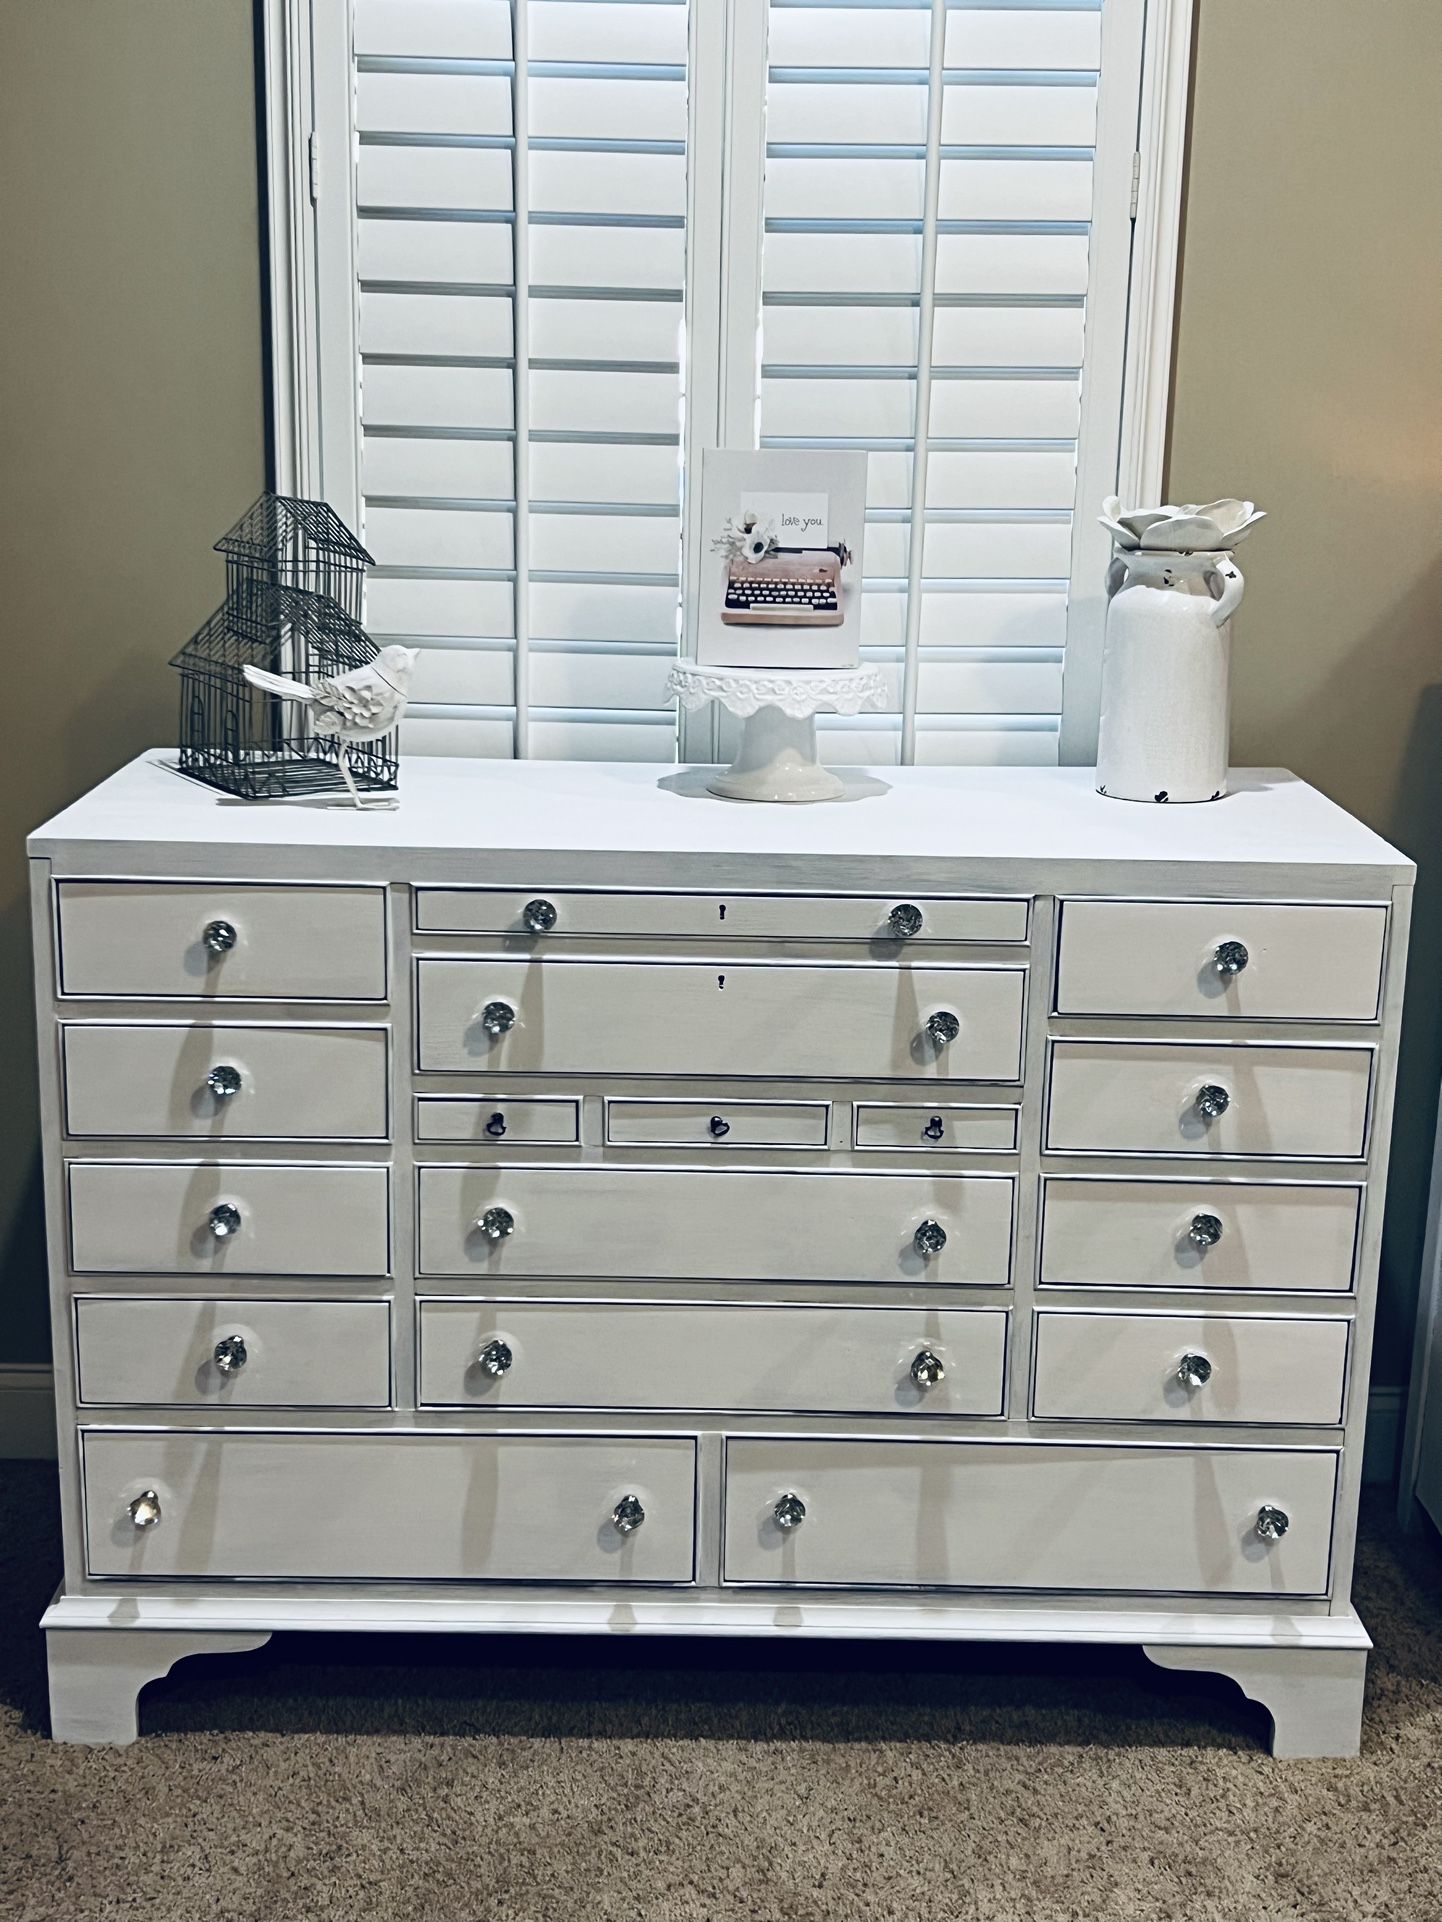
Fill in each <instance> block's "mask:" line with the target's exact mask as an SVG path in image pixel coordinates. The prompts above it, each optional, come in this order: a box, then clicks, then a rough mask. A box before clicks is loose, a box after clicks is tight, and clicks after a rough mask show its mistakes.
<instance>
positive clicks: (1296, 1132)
mask: <svg viewBox="0 0 1442 1922" xmlns="http://www.w3.org/2000/svg"><path fill="white" fill-rule="evenodd" d="M1372 1064H1373V1052H1372V1049H1371V1048H1370V1047H1360V1046H1359V1047H1349V1046H1346V1045H1338V1046H1336V1047H1327V1046H1317V1047H1312V1046H1307V1045H1301V1046H1289V1045H1286V1044H1277V1045H1273V1044H1271V1043H1263V1042H1258V1043H1251V1042H1224V1043H1222V1044H1220V1045H1213V1044H1210V1043H1206V1042H1185V1041H1136V1042H1132V1041H1054V1042H1053V1043H1052V1045H1051V1075H1050V1083H1049V1088H1048V1100H1047V1118H1046V1140H1045V1145H1046V1147H1047V1148H1048V1149H1050V1150H1051V1151H1053V1152H1055V1153H1062V1154H1150V1155H1207V1156H1213V1157H1215V1156H1222V1155H1245V1156H1252V1157H1259V1158H1281V1159H1293V1160H1296V1159H1300V1160H1307V1161H1350V1160H1355V1159H1357V1158H1358V1157H1359V1156H1361V1154H1362V1153H1363V1152H1364V1150H1365V1148H1366V1145H1367V1119H1368V1107H1369V1097H1370V1094H1371V1087H1372Z"/></svg>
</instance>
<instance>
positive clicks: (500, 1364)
mask: <svg viewBox="0 0 1442 1922" xmlns="http://www.w3.org/2000/svg"><path fill="white" fill-rule="evenodd" d="M514 1360H515V1356H514V1355H513V1354H512V1353H511V1345H510V1343H509V1342H506V1341H502V1340H501V1338H500V1337H499V1335H498V1336H497V1337H496V1338H495V1339H494V1340H493V1341H488V1342H487V1343H486V1345H485V1347H484V1348H483V1349H482V1350H481V1352H480V1354H479V1355H477V1356H476V1365H477V1367H478V1368H479V1369H480V1371H481V1373H482V1374H483V1375H489V1376H490V1378H491V1380H492V1381H499V1380H500V1378H501V1376H502V1375H504V1374H507V1373H509V1371H510V1366H511V1363H512V1362H513V1361H514Z"/></svg>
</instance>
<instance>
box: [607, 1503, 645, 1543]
mask: <svg viewBox="0 0 1442 1922" xmlns="http://www.w3.org/2000/svg"><path fill="white" fill-rule="evenodd" d="M645 1519H646V1511H645V1509H644V1508H643V1507H642V1506H641V1497H640V1496H639V1495H623V1496H622V1497H621V1499H620V1501H618V1502H617V1504H616V1506H615V1507H614V1508H613V1509H612V1510H611V1526H612V1528H614V1529H615V1531H616V1533H617V1534H618V1535H634V1534H635V1532H636V1530H637V1529H638V1528H639V1527H640V1526H641V1524H642V1522H644V1521H645Z"/></svg>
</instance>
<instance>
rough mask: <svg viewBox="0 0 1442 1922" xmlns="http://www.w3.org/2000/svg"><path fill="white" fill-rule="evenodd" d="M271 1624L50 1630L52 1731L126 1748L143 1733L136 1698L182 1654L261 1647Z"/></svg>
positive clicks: (61, 1737) (67, 1738)
mask: <svg viewBox="0 0 1442 1922" xmlns="http://www.w3.org/2000/svg"><path fill="white" fill-rule="evenodd" d="M269 1640H270V1630H269V1629H261V1630H260V1631H258V1632H257V1631H254V1630H251V1631H244V1630H235V1629H180V1628H175V1629H125V1628H112V1629H109V1630H107V1632H106V1633H105V1634H103V1635H97V1634H95V1633H93V1632H92V1631H90V1630H88V1629H83V1628H79V1629H77V1628H47V1629H46V1632H45V1656H46V1661H47V1664H48V1666H49V1669H50V1733H51V1736H52V1737H53V1738H54V1740H55V1741H57V1742H80V1743H85V1744H90V1745H92V1746H95V1747H104V1748H124V1747H126V1746H127V1745H128V1744H129V1743H131V1742H133V1741H134V1740H135V1739H136V1737H137V1736H138V1735H139V1733H140V1722H139V1716H138V1712H137V1711H138V1697H139V1695H140V1691H141V1689H143V1688H144V1686H145V1684H146V1683H147V1682H156V1681H159V1679H160V1677H161V1676H162V1675H168V1674H169V1673H170V1671H171V1669H173V1668H174V1667H175V1664H176V1663H177V1662H183V1661H184V1660H185V1658H186V1656H187V1655H242V1654H244V1653H245V1652H246V1651H247V1650H248V1649H252V1648H264V1646H265V1644H266V1643H267V1642H268V1641H269Z"/></svg>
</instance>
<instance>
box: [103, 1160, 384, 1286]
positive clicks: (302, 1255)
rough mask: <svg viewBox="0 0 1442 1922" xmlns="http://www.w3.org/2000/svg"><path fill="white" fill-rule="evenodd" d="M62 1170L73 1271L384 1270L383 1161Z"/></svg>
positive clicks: (133, 1164)
mask: <svg viewBox="0 0 1442 1922" xmlns="http://www.w3.org/2000/svg"><path fill="white" fill-rule="evenodd" d="M66 1174H67V1184H68V1191H69V1201H70V1251H71V1266H72V1267H73V1269H74V1270H75V1272H76V1273H77V1274H92V1275H100V1274H110V1275H137V1274H156V1275H166V1274H171V1275H223V1274H230V1275H356V1276H376V1275H385V1274H388V1273H389V1272H390V1219H389V1217H390V1188H389V1175H388V1171H387V1170H386V1169H385V1168H380V1167H368V1166H363V1165H361V1164H358V1163H354V1164H346V1165H344V1166H340V1165H337V1164H335V1163H316V1162H310V1163H307V1164H305V1165H304V1166H301V1165H294V1164H284V1165H282V1164H279V1163H274V1162H255V1161H249V1162H242V1161H229V1162H216V1161H207V1162H194V1161H165V1162H161V1161H149V1162H147V1161H72V1162H70V1163H69V1165H68V1167H67V1170H66Z"/></svg>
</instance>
